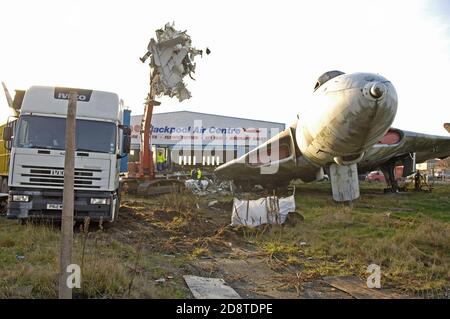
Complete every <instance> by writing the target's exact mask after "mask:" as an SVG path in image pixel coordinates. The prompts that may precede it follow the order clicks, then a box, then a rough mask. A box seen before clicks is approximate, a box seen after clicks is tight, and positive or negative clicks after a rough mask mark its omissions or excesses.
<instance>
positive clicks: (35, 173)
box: [20, 165, 102, 189]
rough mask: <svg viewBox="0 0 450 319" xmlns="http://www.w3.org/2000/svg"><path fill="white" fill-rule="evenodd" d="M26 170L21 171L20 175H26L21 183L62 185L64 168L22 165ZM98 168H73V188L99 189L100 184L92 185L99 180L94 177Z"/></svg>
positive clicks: (98, 171) (99, 171)
mask: <svg viewBox="0 0 450 319" xmlns="http://www.w3.org/2000/svg"><path fill="white" fill-rule="evenodd" d="M22 167H23V168H24V169H25V170H26V171H27V172H26V173H22V174H21V176H22V177H26V178H25V181H23V182H21V183H20V184H22V185H29V186H50V187H62V186H64V168H63V167H46V166H29V165H24V166H22ZM101 172H102V171H101V170H100V169H85V168H75V180H74V186H75V188H90V189H99V188H100V186H97V185H93V184H94V181H100V180H101V178H100V177H96V174H95V173H101Z"/></svg>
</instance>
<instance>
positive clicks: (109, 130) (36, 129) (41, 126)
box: [14, 115, 116, 153]
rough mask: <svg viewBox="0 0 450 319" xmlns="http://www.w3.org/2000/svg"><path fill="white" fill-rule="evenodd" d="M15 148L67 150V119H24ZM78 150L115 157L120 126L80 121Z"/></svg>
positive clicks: (25, 116)
mask: <svg viewBox="0 0 450 319" xmlns="http://www.w3.org/2000/svg"><path fill="white" fill-rule="evenodd" d="M16 135H17V136H16V137H15V138H14V146H16V147H24V148H45V149H55V150H64V149H65V148H66V119H65V118H57V117H45V116H31V115H23V116H21V117H20V119H19V123H18V127H17V129H16ZM76 150H78V151H84V152H98V153H115V152H116V126H115V124H114V123H110V122H100V121H90V120H80V119H77V124H76Z"/></svg>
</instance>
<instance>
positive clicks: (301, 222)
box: [0, 183, 450, 299]
mask: <svg viewBox="0 0 450 319" xmlns="http://www.w3.org/2000/svg"><path fill="white" fill-rule="evenodd" d="M330 192H331V190H330V186H329V184H326V183H325V184H314V185H306V184H301V185H298V187H297V192H296V204H297V211H296V212H293V213H290V214H289V216H288V219H287V222H286V223H285V224H284V225H282V226H279V225H272V226H267V225H266V226H261V227H258V228H255V229H249V228H246V227H231V226H230V225H229V224H230V222H231V211H232V199H233V198H232V196H230V195H220V194H210V195H207V196H194V195H193V194H191V193H183V194H169V195H163V196H157V197H136V196H132V195H125V196H124V197H123V200H122V205H121V208H120V214H119V219H118V221H117V222H114V223H106V224H103V225H95V224H90V225H88V226H87V225H83V223H79V224H77V225H76V228H75V236H74V262H75V263H77V264H80V265H81V266H82V268H83V275H84V277H83V281H82V287H81V289H80V290H79V291H78V290H77V291H75V292H74V294H75V295H74V296H75V298H193V295H192V293H191V292H190V290H189V289H188V287H187V285H186V283H185V282H184V279H183V276H184V275H197V276H202V277H214V278H222V279H223V280H225V282H226V283H227V284H228V285H230V286H231V287H232V288H234V289H235V290H236V291H237V292H238V293H239V294H240V296H241V297H243V298H288V299H290V298H336V299H341V298H342V299H343V298H353V296H352V295H351V294H349V293H347V292H344V291H342V290H340V289H337V288H334V287H332V286H330V285H329V284H328V283H326V282H325V279H324V278H327V277H329V276H354V278H358V279H359V280H360V281H361V282H362V283H364V282H365V281H366V278H367V276H368V275H367V273H366V269H367V266H368V265H369V264H372V263H375V264H377V265H380V266H381V267H382V271H383V273H382V283H383V284H382V285H383V289H382V290H383V291H393V292H395V293H398V294H401V295H402V296H409V297H419V298H422V297H423V298H448V292H449V291H450V289H449V286H450V285H449V283H450V266H449V265H450V197H449V196H448V194H449V193H450V185H442V186H439V187H436V189H435V190H433V192H432V193H426V194H422V193H413V192H412V193H405V194H383V191H382V186H379V185H373V184H367V185H366V184H363V185H362V187H361V193H362V194H361V198H360V199H358V200H357V201H356V202H355V204H354V205H353V208H349V207H346V206H343V205H339V204H336V203H334V202H333V201H332V199H331V195H330ZM243 196H244V197H247V196H249V195H243ZM252 196H253V197H260V196H263V194H253V195H252ZM212 201H218V202H217V203H216V204H214V205H213V206H210V205H209V204H210V203H211V202H212ZM86 226H87V227H86ZM86 228H87V229H86ZM59 242H60V231H59V227H58V225H55V224H50V225H49V224H39V223H38V224H36V223H28V224H26V225H20V224H19V223H17V222H16V221H11V220H7V219H6V218H4V217H1V216H0V298H16V297H19V298H55V297H56V296H57V287H58V282H57V278H58V273H57V271H58V256H59Z"/></svg>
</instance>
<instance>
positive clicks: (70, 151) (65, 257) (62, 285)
mask: <svg viewBox="0 0 450 319" xmlns="http://www.w3.org/2000/svg"><path fill="white" fill-rule="evenodd" d="M77 98H78V96H77V93H75V92H71V93H70V95H69V105H68V107H67V119H66V152H65V162H64V191H63V210H62V221H61V252H60V259H59V299H72V289H71V288H69V287H68V286H67V277H68V275H69V274H68V273H67V266H69V265H70V264H72V245H73V206H74V175H75V172H74V170H75V126H76V113H77Z"/></svg>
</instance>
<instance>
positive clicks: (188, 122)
mask: <svg viewBox="0 0 450 319" xmlns="http://www.w3.org/2000/svg"><path fill="white" fill-rule="evenodd" d="M141 121H142V115H134V116H132V117H131V128H132V140H131V154H130V161H131V162H137V161H138V159H139V149H140V140H141V136H140V129H141ZM284 129H285V124H282V123H276V122H268V121H261V120H252V119H245V118H238V117H229V116H222V115H214V114H206V113H198V112H189V111H177V112H166V113H157V114H153V117H152V137H151V144H152V150H153V157H154V160H156V153H157V152H161V151H162V152H163V153H164V154H165V157H166V159H167V163H170V165H172V166H185V165H187V166H191V165H196V164H199V165H203V166H217V165H220V164H223V163H225V162H228V161H230V160H232V159H235V158H238V157H240V156H242V155H243V154H245V153H246V152H248V151H250V150H252V149H254V148H255V147H257V146H258V145H260V144H262V143H264V142H266V141H267V140H268V139H270V138H271V137H273V136H275V135H276V134H278V133H279V132H281V131H283V130H284Z"/></svg>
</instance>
